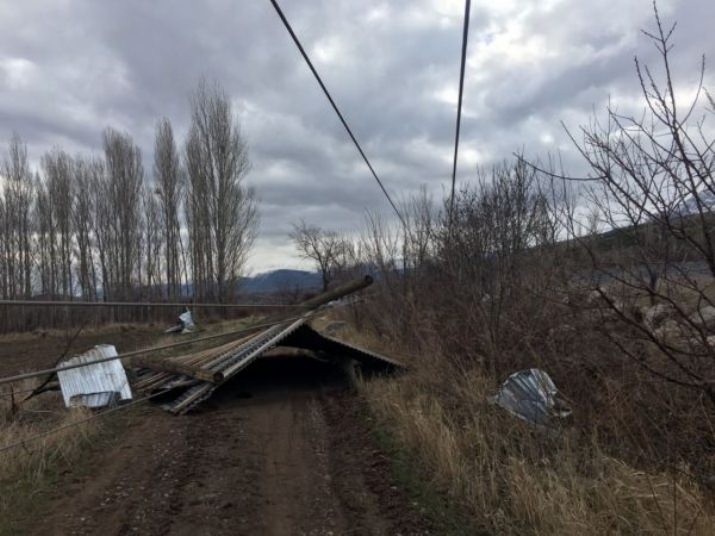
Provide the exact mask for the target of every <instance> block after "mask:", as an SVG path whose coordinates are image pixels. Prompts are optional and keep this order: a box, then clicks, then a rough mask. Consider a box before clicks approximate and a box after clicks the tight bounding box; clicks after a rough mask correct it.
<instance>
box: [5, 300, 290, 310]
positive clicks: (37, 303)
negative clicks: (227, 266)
mask: <svg viewBox="0 0 715 536" xmlns="http://www.w3.org/2000/svg"><path fill="white" fill-rule="evenodd" d="M0 305H15V306H23V307H25V306H27V307H33V306H34V307H190V308H193V309H198V308H209V307H210V308H217V309H277V308H281V309H283V308H293V307H296V308H300V307H301V306H300V305H286V304H269V303H257V304H249V303H191V302H176V303H168V302H105V301H96V302H94V301H56V300H0Z"/></svg>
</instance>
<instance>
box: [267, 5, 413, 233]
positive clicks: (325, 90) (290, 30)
mask: <svg viewBox="0 0 715 536" xmlns="http://www.w3.org/2000/svg"><path fill="white" fill-rule="evenodd" d="M271 4H273V7H274V8H275V10H276V13H278V16H279V17H280V19H281V21H282V22H283V25H284V26H285V27H286V30H288V33H289V34H290V36H291V37H292V38H293V42H294V43H295V46H296V47H298V50H299V51H300V53H301V55H302V56H303V59H304V60H305V62H306V63H307V64H308V67H310V70H311V72H312V73H313V76H315V79H316V80H317V81H318V84H319V85H320V88H321V89H322V90H323V93H325V96H326V97H327V99H328V101H329V102H330V105H331V106H332V107H333V110H335V113H336V114H337V115H338V118H339V119H340V122H341V123H342V124H343V126H344V127H345V130H346V131H347V132H348V135H349V136H350V139H351V140H352V141H353V143H354V144H355V147H356V148H357V150H358V152H359V153H360V156H362V159H363V160H364V161H365V164H367V167H368V169H369V170H370V173H372V176H373V177H374V179H375V180H376V181H377V184H378V185H379V186H380V189H381V190H382V193H383V194H385V197H386V198H387V200H388V201H389V203H390V206H392V209H393V210H394V211H395V214H397V217H398V218H399V219H400V221H401V222H402V225H403V227H405V228H406V227H407V224H406V223H405V220H404V218H403V217H402V214H401V213H400V211H399V210H398V209H397V205H395V203H394V201H393V200H392V198H391V197H390V194H388V193H387V190H386V189H385V186H384V184H383V183H382V181H381V180H380V177H378V176H377V173H376V172H375V169H374V168H373V167H372V164H371V163H370V160H368V158H367V156H366V155H365V151H363V150H362V147H361V146H360V143H359V142H358V141H357V138H355V135H354V134H353V132H352V130H351V129H350V127H349V126H348V123H347V121H346V120H345V118H344V117H343V114H342V113H340V110H339V109H338V106H337V104H335V101H334V100H333V97H332V96H331V95H330V92H329V91H328V88H327V87H325V84H324V83H323V80H322V79H321V78H320V75H319V74H318V71H317V70H316V69H315V67H314V66H313V62H312V61H310V58H309V57H308V54H307V52H306V51H305V49H304V48H303V45H302V44H301V43H300V40H299V39H298V36H297V35H296V34H295V32H294V31H293V28H292V27H291V25H290V23H289V22H288V19H286V16H285V15H284V14H283V11H282V10H281V8H280V6H279V5H278V2H277V1H276V0H271Z"/></svg>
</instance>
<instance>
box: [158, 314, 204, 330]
mask: <svg viewBox="0 0 715 536" xmlns="http://www.w3.org/2000/svg"><path fill="white" fill-rule="evenodd" d="M194 331H196V324H195V323H194V317H193V315H192V314H191V311H189V310H188V309H186V311H184V312H183V313H181V314H180V315H179V323H178V324H176V325H175V326H171V327H170V328H169V329H167V330H166V331H165V332H164V333H193V332H194Z"/></svg>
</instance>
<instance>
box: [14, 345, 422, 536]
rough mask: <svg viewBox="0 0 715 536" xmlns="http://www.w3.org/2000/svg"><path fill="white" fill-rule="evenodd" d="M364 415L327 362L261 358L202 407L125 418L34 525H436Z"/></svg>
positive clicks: (317, 529)
mask: <svg viewBox="0 0 715 536" xmlns="http://www.w3.org/2000/svg"><path fill="white" fill-rule="evenodd" d="M359 412H360V405H359V403H358V402H357V401H356V399H355V398H354V396H353V395H351V394H350V393H349V390H348V389H347V387H346V386H345V385H343V384H342V382H341V381H340V380H339V379H338V377H337V376H335V373H334V372H331V371H330V370H328V369H326V368H325V366H324V365H321V364H319V363H317V362H314V361H303V360H296V359H295V358H293V359H292V360H291V361H286V360H275V359H266V360H265V361H263V362H262V361H259V362H257V363H256V364H255V365H254V366H253V367H252V368H251V369H248V370H247V371H246V372H245V373H244V374H242V375H241V376H239V378H238V380H237V381H235V382H233V383H231V384H229V385H227V386H225V387H224V388H223V389H222V390H221V391H219V392H218V393H217V396H215V397H214V398H213V399H211V401H210V402H209V403H207V405H206V406H205V407H203V408H202V409H201V411H200V412H197V413H194V414H192V415H188V416H185V417H173V416H171V415H169V414H167V413H164V412H163V411H161V410H160V409H159V408H157V407H145V408H142V409H141V410H139V411H136V412H134V413H133V414H131V415H127V416H125V417H123V418H124V419H125V420H126V421H127V423H126V426H123V427H122V430H121V433H120V434H118V437H116V438H113V440H112V441H111V442H102V443H101V445H102V446H101V447H96V448H94V449H93V452H91V453H89V454H88V455H87V457H86V458H85V459H84V460H83V461H82V462H81V463H80V464H78V465H75V466H72V467H68V468H67V469H66V470H65V472H64V474H63V475H62V476H61V477H60V479H59V482H58V483H57V486H56V487H55V489H54V491H53V492H52V496H51V497H50V499H49V501H48V503H47V504H48V507H47V509H46V510H47V511H45V512H37V513H36V514H37V515H36V517H35V520H34V521H33V523H30V524H29V525H28V532H29V533H30V534H101V535H103V536H110V535H115V534H117V535H120V534H176V535H203V534H207V535H208V534H211V535H215V534H232V535H243V534H245V535H249V534H250V535H259V534H273V535H293V534H296V535H300V534H305V535H329V534H333V535H340V534H358V535H360V534H390V535H396V534H404V535H412V534H428V533H431V532H432V531H430V529H429V525H428V523H427V522H426V521H425V520H424V519H423V518H422V517H421V515H420V514H419V512H418V511H417V508H416V507H415V505H414V504H413V503H411V502H410V500H409V499H408V497H407V496H406V494H405V492H404V491H402V490H401V489H399V488H398V487H397V486H395V485H394V483H393V482H392V481H391V479H390V471H389V462H388V460H387V458H386V457H385V455H384V454H383V453H382V452H381V451H380V450H379V449H378V448H377V447H376V446H375V444H374V442H373V440H372V436H371V434H370V433H369V431H368V430H366V428H365V423H364V419H363V417H362V416H361V415H359ZM105 443H106V444H105Z"/></svg>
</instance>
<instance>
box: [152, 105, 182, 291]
mask: <svg viewBox="0 0 715 536" xmlns="http://www.w3.org/2000/svg"><path fill="white" fill-rule="evenodd" d="M154 181H155V182H156V193H157V195H158V196H159V201H160V210H161V220H162V221H161V229H162V233H163V242H164V244H163V249H164V268H165V270H166V271H165V282H166V288H167V295H168V297H169V298H175V297H176V296H178V295H179V293H180V291H181V267H180V264H179V259H180V255H179V254H180V248H181V227H180V223H179V214H180V212H179V210H180V208H181V197H182V189H183V185H182V180H181V169H180V163H179V153H178V150H177V147H176V142H175V141H174V133H173V130H172V128H171V123H170V122H169V120H168V119H166V118H164V119H162V120H161V121H159V123H158V124H157V127H156V137H155V141H154Z"/></svg>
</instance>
